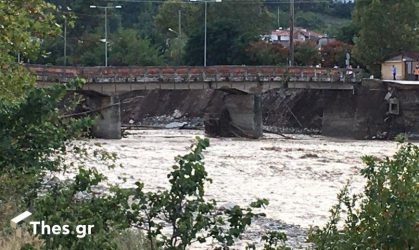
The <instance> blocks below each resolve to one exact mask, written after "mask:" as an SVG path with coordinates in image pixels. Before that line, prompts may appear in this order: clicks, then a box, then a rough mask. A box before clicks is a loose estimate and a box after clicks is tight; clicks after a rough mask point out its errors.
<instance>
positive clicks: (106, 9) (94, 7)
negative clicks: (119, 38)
mask: <svg viewBox="0 0 419 250" xmlns="http://www.w3.org/2000/svg"><path fill="white" fill-rule="evenodd" d="M90 8H91V9H96V8H98V9H104V10H105V67H108V9H120V8H122V6H121V5H117V6H96V5H90Z"/></svg>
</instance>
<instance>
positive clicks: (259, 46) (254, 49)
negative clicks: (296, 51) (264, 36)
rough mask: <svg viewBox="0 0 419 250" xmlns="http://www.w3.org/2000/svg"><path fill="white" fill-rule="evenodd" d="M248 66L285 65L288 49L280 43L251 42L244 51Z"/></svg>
mask: <svg viewBox="0 0 419 250" xmlns="http://www.w3.org/2000/svg"><path fill="white" fill-rule="evenodd" d="M246 53H247V54H248V55H249V59H250V64H254V65H286V64H287V58H288V49H287V48H285V47H284V46H282V45H281V44H280V43H267V42H265V41H257V42H252V43H251V44H250V45H249V47H248V48H247V49H246Z"/></svg>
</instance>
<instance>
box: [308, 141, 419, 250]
mask: <svg viewBox="0 0 419 250" xmlns="http://www.w3.org/2000/svg"><path fill="white" fill-rule="evenodd" d="M363 160H364V162H365V163H366V165H367V167H366V168H365V169H363V170H362V172H361V173H362V175H363V176H364V177H365V178H366V179H367V184H366V186H365V189H364V192H363V194H362V195H352V196H350V194H349V191H348V187H347V186H346V187H345V188H344V189H343V190H342V191H341V193H340V194H339V195H338V204H337V205H335V206H334V207H333V208H332V209H331V217H330V220H329V222H328V223H327V224H326V226H325V227H323V228H321V229H319V228H315V229H313V230H312V232H311V234H310V236H309V240H310V241H312V242H314V243H315V245H316V247H317V249H417V248H418V247H419V239H418V237H417V236H418V235H419V232H418V231H419V230H418V218H419V212H418V209H419V186H418V177H419V148H418V146H415V145H412V144H407V145H404V146H402V147H401V148H400V150H399V151H398V152H397V153H396V154H395V155H394V156H393V158H391V159H389V158H387V159H385V160H383V161H380V160H378V159H376V158H374V157H371V156H366V157H364V158H363ZM344 215H345V216H344ZM343 219H344V221H342V220H343ZM340 222H343V227H342V228H339V226H338V223H340Z"/></svg>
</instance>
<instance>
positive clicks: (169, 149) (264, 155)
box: [89, 130, 397, 249]
mask: <svg viewBox="0 0 419 250" xmlns="http://www.w3.org/2000/svg"><path fill="white" fill-rule="evenodd" d="M196 136H202V137H203V136H204V133H203V131H198V130H139V131H129V135H128V137H127V138H124V139H122V140H98V139H96V140H91V141H89V144H91V145H92V147H95V145H94V144H96V143H101V144H102V145H103V147H104V148H105V149H107V150H109V151H111V152H116V153H118V154H119V158H120V159H119V161H120V162H121V163H122V164H123V165H124V168H116V169H113V170H108V169H106V168H100V167H99V169H100V170H101V171H102V172H103V173H105V174H106V175H107V176H108V178H109V180H110V181H111V182H114V183H121V184H122V182H121V180H120V179H119V178H118V177H125V178H126V179H127V182H126V183H123V185H124V186H133V185H134V183H135V182H136V181H137V180H140V181H142V182H144V184H145V188H146V189H147V190H158V189H163V188H166V187H167V186H168V181H167V177H166V176H167V173H168V172H169V171H170V170H171V166H172V164H173V163H174V157H175V156H176V155H179V154H184V153H186V152H188V150H189V147H190V145H191V143H192V142H193V140H194V137H196ZM289 137H290V138H284V137H283V136H280V135H274V134H265V136H264V137H263V138H261V139H259V140H249V139H239V138H211V139H210V147H209V148H208V149H207V150H206V152H205V154H204V155H205V166H206V169H207V171H208V173H209V177H210V178H212V179H213V183H212V184H210V185H208V187H207V196H208V198H213V199H215V200H216V201H217V202H218V204H219V205H223V206H231V205H233V204H239V205H247V204H249V203H250V202H251V201H254V200H255V199H257V198H268V199H269V201H270V205H269V206H268V207H267V208H266V209H265V210H264V212H265V213H266V218H259V219H256V220H255V222H254V225H253V226H252V227H251V228H250V229H249V231H248V233H247V234H246V235H245V236H244V239H243V240H242V241H241V242H240V243H239V245H238V246H237V247H238V248H239V249H242V248H244V247H243V246H244V243H245V242H246V241H254V240H258V237H259V236H260V235H259V233H260V231H261V230H265V229H270V230H272V229H280V230H283V231H285V232H286V233H287V234H288V238H289V245H290V246H292V247H293V248H299V247H303V246H305V243H304V241H305V234H306V231H307V229H308V228H309V227H310V226H314V225H319V226H321V225H323V224H324V223H325V222H326V221H327V219H328V216H329V212H328V211H329V209H330V208H331V206H332V205H334V204H335V203H336V194H337V193H338V192H339V190H340V189H341V188H342V187H343V186H344V185H345V183H346V182H347V181H348V180H350V182H351V183H352V190H353V191H360V190H361V189H362V186H363V184H364V180H363V178H362V177H361V176H360V174H359V172H360V169H361V168H362V167H363V163H362V161H361V159H360V158H361V157H362V156H363V155H374V156H377V157H380V158H384V157H386V156H391V155H392V154H393V153H394V152H396V150H397V143H395V142H390V141H355V140H340V139H332V138H326V137H322V136H308V135H289ZM200 248H202V247H200ZM208 248H210V247H208ZM194 249H195V248H194Z"/></svg>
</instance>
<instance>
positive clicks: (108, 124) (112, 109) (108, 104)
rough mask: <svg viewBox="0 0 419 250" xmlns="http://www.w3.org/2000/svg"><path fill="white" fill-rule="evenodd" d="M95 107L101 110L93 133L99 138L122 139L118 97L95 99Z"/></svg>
mask: <svg viewBox="0 0 419 250" xmlns="http://www.w3.org/2000/svg"><path fill="white" fill-rule="evenodd" d="M94 106H95V109H96V110H99V112H98V113H99V114H98V115H97V116H96V119H95V121H94V125H93V128H92V133H93V135H94V136H95V137H97V138H103V139H121V137H122V136H121V106H120V102H119V98H118V97H117V96H100V97H94Z"/></svg>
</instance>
